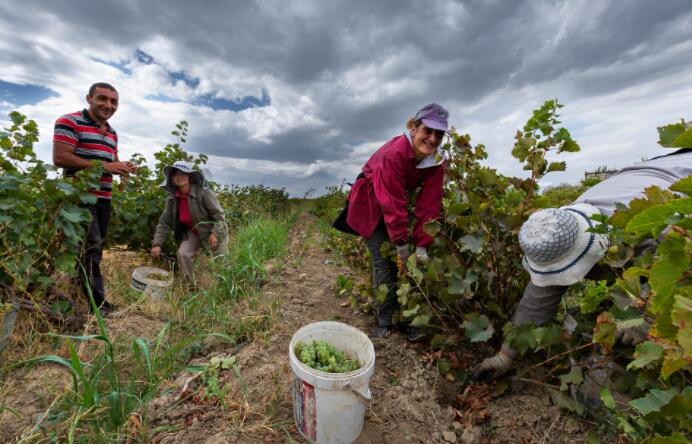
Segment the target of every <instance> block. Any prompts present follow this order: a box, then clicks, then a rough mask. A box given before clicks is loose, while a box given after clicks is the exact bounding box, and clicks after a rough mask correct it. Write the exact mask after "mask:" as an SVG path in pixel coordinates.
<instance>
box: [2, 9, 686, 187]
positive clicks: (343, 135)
mask: <svg viewBox="0 0 692 444" xmlns="http://www.w3.org/2000/svg"><path fill="white" fill-rule="evenodd" d="M0 16H2V17H3V18H1V19H0V24H1V25H2V26H0V60H1V61H2V65H3V67H4V68H3V72H1V73H0V80H3V81H6V82H14V83H17V84H33V85H42V86H45V87H47V88H49V89H51V90H52V91H55V92H57V94H58V96H57V97H51V98H49V99H47V100H46V101H44V102H42V103H39V104H35V105H26V106H23V107H22V111H25V112H27V113H28V114H29V115H30V116H31V117H33V118H36V119H37V120H39V123H40V124H41V128H42V139H43V140H42V142H41V144H42V145H41V147H42V150H43V152H44V156H46V157H47V156H49V134H50V132H51V125H52V121H53V120H54V119H55V117H57V115H58V114H60V113H64V112H68V111H72V110H73V109H72V108H74V109H79V108H80V107H82V106H83V95H84V89H85V88H86V87H87V86H88V84H89V83H91V82H92V81H95V80H106V81H111V82H112V83H114V84H116V85H118V88H119V90H120V92H121V97H122V103H123V105H122V107H121V109H120V110H119V111H118V114H117V115H116V118H114V124H115V125H116V126H117V128H118V129H119V131H120V133H121V134H122V136H123V145H122V146H123V152H124V153H125V154H127V153H128V152H130V153H131V152H143V153H145V154H149V155H150V154H151V153H152V152H153V151H154V150H155V149H156V147H160V146H162V145H164V144H165V143H166V141H167V139H168V135H167V133H168V131H170V129H171V128H172V127H173V125H174V124H175V122H176V121H177V120H180V119H186V120H188V121H189V122H190V138H189V145H188V147H189V149H190V150H191V151H199V152H204V153H206V154H209V155H211V156H212V157H211V160H212V162H213V163H214V165H210V168H212V167H213V168H212V171H214V176H215V179H216V180H219V181H222V182H228V183H230V182H233V183H245V184H247V183H264V184H266V185H270V186H285V187H287V189H288V190H289V191H290V192H292V193H293V194H296V195H300V194H302V193H304V192H306V191H307V190H309V189H313V188H314V189H317V190H322V189H323V188H324V186H326V185H330V184H338V183H340V182H341V180H342V179H344V178H347V179H351V178H352V177H354V176H355V174H356V173H357V171H358V169H359V167H360V165H362V163H363V162H364V161H365V160H366V159H367V158H368V156H369V155H370V154H371V153H372V152H373V151H374V150H375V149H376V148H377V147H378V146H379V145H380V144H381V143H383V142H384V141H386V140H387V139H389V138H391V137H392V136H394V135H396V134H399V133H400V132H401V131H402V130H403V125H404V122H405V120H406V119H407V118H408V117H409V116H410V115H412V114H413V113H414V112H415V111H416V109H417V108H419V107H420V106H422V105H424V104H425V103H428V102H432V101H437V102H439V103H442V104H443V105H445V106H447V107H448V108H449V109H450V112H451V121H452V123H453V124H454V125H455V126H456V127H457V128H459V129H460V130H461V131H462V132H469V133H471V134H472V136H473V137H474V141H476V142H482V143H485V144H486V145H487V146H488V147H489V149H490V153H491V157H490V163H491V164H492V165H493V166H495V167H498V168H499V169H500V170H501V171H503V172H505V173H509V174H521V172H520V169H519V165H518V164H517V163H516V162H513V161H512V160H510V159H508V153H509V149H510V147H511V143H512V136H513V134H514V131H515V130H516V129H517V128H519V127H520V126H521V125H522V124H523V122H524V121H525V120H526V119H527V118H528V116H529V113H530V111H531V109H533V108H535V107H537V106H538V105H540V104H541V103H542V101H543V100H544V99H547V98H553V97H557V98H559V99H560V100H561V102H563V103H565V104H566V108H565V114H564V119H563V121H564V123H565V125H566V126H567V127H568V128H570V129H571V130H572V132H573V135H574V136H575V137H576V138H577V139H578V141H580V142H581V143H582V146H583V151H582V152H581V153H578V154H575V155H572V156H569V158H568V164H569V167H568V172H566V173H560V174H554V175H553V176H551V177H550V179H549V182H551V181H552V182H555V183H557V182H560V181H565V180H566V181H575V180H578V179H579V178H580V176H581V174H582V173H583V171H584V169H588V168H595V167H596V166H599V165H602V164H604V163H608V164H610V165H613V166H624V165H625V164H627V163H629V162H631V161H634V160H637V159H639V158H640V157H641V156H643V155H648V154H650V153H652V152H655V151H656V147H655V140H656V134H655V127H656V126H657V125H661V124H663V123H667V122H668V121H671V120H677V119H679V118H680V117H683V116H684V117H687V118H688V119H689V118H692V116H690V115H689V111H690V108H689V103H692V102H691V100H692V82H691V80H692V75H691V74H690V73H691V72H692V71H691V70H690V68H692V57H691V56H692V3H690V2H689V1H687V0H679V1H672V0H662V1H658V2H651V1H643V0H642V1H627V2H622V1H615V0H613V1H601V2H592V1H585V0H584V1H569V2H568V1H464V2H461V1H440V2H437V1H428V2H425V1H423V2H421V1H415V2H414V1H378V2H355V1H350V2H345V1H344V2H323V1H278V0H277V1H262V2H221V1H216V2H189V1H186V2H183V1H146V2H139V1H119V2H94V1H86V0H85V1H70V2H54V1H48V0H46V1H28V2H25V3H23V4H22V7H21V8H20V7H18V6H17V5H16V4H11V3H4V4H3V5H2V6H0ZM138 50H139V51H144V52H145V53H146V54H149V55H151V56H152V57H153V59H154V60H155V61H156V63H153V64H148V63H143V62H142V60H138V59H137V58H136V57H135V56H134V54H135V53H136V51H138ZM95 60H101V61H107V62H111V63H112V64H121V65H122V66H125V67H126V68H127V69H126V70H123V69H118V68H116V67H114V66H108V65H105V64H103V63H99V62H95ZM170 73H185V76H188V77H186V78H182V77H180V76H179V78H178V79H177V80H176V79H171V77H170ZM185 79H188V81H185ZM189 79H198V81H197V82H191V81H189ZM265 93H266V94H267V95H268V98H269V99H270V100H269V102H270V103H269V104H268V105H266V106H253V107H248V108H247V109H243V110H240V111H231V110H215V109H211V108H210V107H205V106H204V105H203V104H200V102H199V100H198V99H199V98H200V97H215V98H217V99H219V100H228V101H239V100H240V99H242V98H244V97H258V98H259V97H263V94H265ZM157 96H166V97H170V98H173V99H175V100H177V102H162V101H156V100H152V97H157ZM147 97H149V98H148V99H147ZM9 106H10V105H7V104H6V105H5V108H9ZM0 108H2V106H0ZM0 110H1V109H0ZM685 113H687V115H684V114H685ZM666 119H667V120H666ZM210 163H211V162H210Z"/></svg>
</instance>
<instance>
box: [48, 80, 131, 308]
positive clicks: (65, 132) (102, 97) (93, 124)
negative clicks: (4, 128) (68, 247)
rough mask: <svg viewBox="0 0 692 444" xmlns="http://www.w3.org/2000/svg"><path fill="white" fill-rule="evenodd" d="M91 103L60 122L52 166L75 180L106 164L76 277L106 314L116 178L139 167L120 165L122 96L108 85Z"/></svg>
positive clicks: (97, 88)
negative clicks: (104, 268)
mask: <svg viewBox="0 0 692 444" xmlns="http://www.w3.org/2000/svg"><path fill="white" fill-rule="evenodd" d="M86 100H87V103H88V104H89V107H88V108H87V109H84V110H82V111H77V112H74V113H70V114H65V115H64V116H61V117H60V118H58V120H57V121H56V122H55V133H54V136H53V163H54V164H55V166H58V167H62V168H63V169H64V172H65V175H66V176H73V175H74V174H75V173H76V172H77V171H78V170H81V169H85V168H92V167H93V166H94V163H93V161H94V160H100V161H102V162H103V168H104V171H103V174H102V175H101V180H100V186H99V189H94V190H91V192H92V193H93V194H94V195H96V197H97V199H96V203H93V204H85V205H84V207H85V208H86V209H88V210H89V212H90V213H91V217H92V220H91V223H90V224H89V227H88V229H87V233H86V237H85V239H84V245H83V246H82V250H81V251H80V254H79V259H78V263H77V273H78V275H79V276H80V281H81V284H82V287H83V289H84V292H85V295H88V288H87V287H90V288H91V292H92V294H93V296H94V301H95V302H96V305H98V306H100V307H101V310H102V311H103V312H105V313H106V314H107V313H108V312H110V311H112V310H113V309H114V307H113V305H111V304H110V303H108V301H106V299H105V290H104V285H103V276H102V275H101V266H100V264H101V256H102V253H103V243H104V241H105V238H106V233H107V231H108V221H109V220H110V215H111V188H112V182H113V174H123V175H128V174H130V173H134V172H135V166H134V165H133V164H132V163H131V162H120V161H119V160H118V135H117V133H116V132H115V130H114V129H113V128H112V127H111V126H110V125H109V124H108V119H110V118H111V117H112V116H113V114H115V111H116V110H117V109H118V92H117V91H116V90H115V88H113V87H112V86H111V85H109V84H107V83H95V84H93V85H92V86H91V88H89V94H88V95H87V96H86Z"/></svg>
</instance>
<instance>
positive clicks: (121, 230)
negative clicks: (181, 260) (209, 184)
mask: <svg viewBox="0 0 692 444" xmlns="http://www.w3.org/2000/svg"><path fill="white" fill-rule="evenodd" d="M175 127H176V129H175V130H173V131H172V132H171V135H173V136H175V137H176V138H177V141H176V142H175V143H172V144H168V145H166V146H165V147H163V149H162V150H161V151H158V152H156V153H154V158H155V159H156V167H155V170H154V171H152V170H151V169H150V168H149V167H148V166H147V165H146V159H145V158H144V156H142V155H140V154H137V153H135V154H133V155H132V157H131V158H130V161H131V162H132V163H134V164H135V165H136V166H137V172H136V173H135V174H132V175H130V176H127V177H120V178H119V183H118V184H117V187H116V190H114V192H113V215H112V217H111V222H110V224H109V229H108V239H107V243H108V245H126V246H128V247H129V248H131V249H134V250H141V249H145V250H146V249H148V248H149V247H151V240H152V238H153V235H154V231H155V229H156V224H157V223H158V221H159V216H161V212H162V211H163V207H164V204H165V201H166V197H167V194H166V192H165V191H163V190H162V189H161V188H159V185H160V184H161V183H162V182H163V180H164V176H163V167H164V166H166V165H172V164H173V163H174V162H176V161H178V160H184V161H187V162H190V163H191V164H192V165H193V167H195V168H199V167H200V166H202V165H204V164H205V163H206V162H207V156H206V155H204V154H200V155H198V156H197V157H195V156H193V155H192V154H189V153H187V152H186V151H184V150H183V148H182V146H183V144H184V143H185V141H186V137H187V130H188V124H187V122H186V121H181V122H179V123H177V124H176V125H175ZM174 248H175V246H174V242H173V239H172V236H171V238H169V239H168V240H167V242H166V244H165V245H164V250H166V251H168V252H172V251H174Z"/></svg>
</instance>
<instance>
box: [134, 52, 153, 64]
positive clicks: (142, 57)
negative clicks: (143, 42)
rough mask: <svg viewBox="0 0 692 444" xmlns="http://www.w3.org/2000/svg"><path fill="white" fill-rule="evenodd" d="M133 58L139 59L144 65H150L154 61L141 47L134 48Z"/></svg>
mask: <svg viewBox="0 0 692 444" xmlns="http://www.w3.org/2000/svg"><path fill="white" fill-rule="evenodd" d="M135 58H136V59H137V60H139V62H140V63H144V64H145V65H151V64H152V63H154V57H152V56H150V55H149V54H147V53H146V52H144V51H142V50H141V49H135Z"/></svg>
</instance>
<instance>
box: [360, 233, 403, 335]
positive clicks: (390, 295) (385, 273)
mask: <svg viewBox="0 0 692 444" xmlns="http://www.w3.org/2000/svg"><path fill="white" fill-rule="evenodd" d="M388 240H389V237H388V236H387V228H386V227H385V225H384V221H380V223H379V224H378V225H377V228H375V231H374V232H373V233H372V236H370V238H369V239H365V245H366V246H367V247H368V250H370V255H371V256H372V284H373V287H374V288H375V291H377V289H378V288H379V287H380V285H382V284H385V285H387V287H388V290H387V298H386V299H385V301H384V303H382V304H378V305H377V312H376V316H377V325H378V326H379V327H390V326H391V325H392V318H393V317H394V312H395V311H396V310H397V309H398V308H399V301H398V300H397V296H396V290H397V280H398V270H397V267H396V263H395V262H394V261H392V260H391V259H389V258H388V257H384V256H383V255H382V252H381V251H380V248H381V247H382V244H383V243H384V242H385V241H388Z"/></svg>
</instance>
